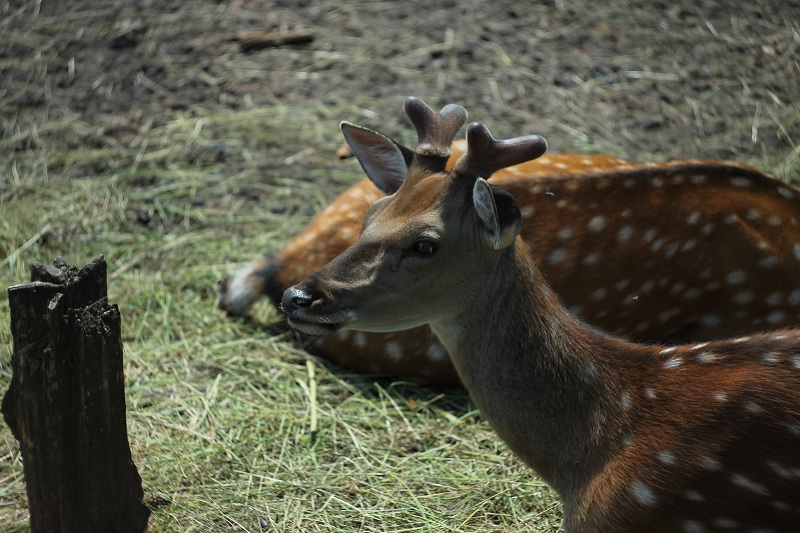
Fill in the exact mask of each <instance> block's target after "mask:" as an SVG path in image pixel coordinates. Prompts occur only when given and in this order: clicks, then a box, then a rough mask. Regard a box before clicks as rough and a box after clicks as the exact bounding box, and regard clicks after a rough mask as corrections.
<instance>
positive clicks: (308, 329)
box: [287, 316, 344, 337]
mask: <svg viewBox="0 0 800 533" xmlns="http://www.w3.org/2000/svg"><path fill="white" fill-rule="evenodd" d="M287 322H289V325H290V326H291V327H292V329H295V330H297V331H299V332H300V333H304V334H306V335H313V336H315V337H316V336H319V335H326V334H328V333H333V332H334V331H337V330H338V329H340V328H341V327H342V326H344V322H335V321H333V319H326V318H324V317H319V318H316V317H314V318H312V317H308V316H303V317H302V318H299V317H296V316H290V317H288V318H287Z"/></svg>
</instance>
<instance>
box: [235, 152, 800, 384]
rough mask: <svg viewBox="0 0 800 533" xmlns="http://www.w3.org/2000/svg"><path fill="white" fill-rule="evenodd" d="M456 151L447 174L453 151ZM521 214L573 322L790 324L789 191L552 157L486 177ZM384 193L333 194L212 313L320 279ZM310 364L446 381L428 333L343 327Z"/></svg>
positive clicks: (798, 272) (683, 326) (642, 338)
mask: <svg viewBox="0 0 800 533" xmlns="http://www.w3.org/2000/svg"><path fill="white" fill-rule="evenodd" d="M464 149H465V144H464V142H463V140H459V141H455V142H454V143H453V145H452V152H453V153H452V154H451V156H450V158H449V160H448V162H447V164H446V166H445V170H447V171H449V170H451V169H452V166H453V164H454V163H455V160H456V159H457V157H456V156H460V155H462V154H463V152H464ZM490 183H492V184H494V185H499V186H501V187H503V188H504V189H506V190H507V191H509V192H510V193H511V194H512V195H513V197H514V199H515V200H516V202H517V204H518V205H519V206H520V209H521V213H522V218H523V227H522V238H523V240H524V242H525V243H526V244H527V245H528V246H529V248H531V251H532V253H533V255H534V257H535V258H536V259H537V261H538V262H539V265H540V268H541V270H542V271H543V273H544V274H545V276H546V278H547V280H548V282H549V283H550V284H551V286H552V288H553V289H554V290H555V291H556V293H557V294H558V295H559V297H560V298H561V300H562V302H563V303H564V304H565V305H566V306H567V308H568V309H570V311H572V312H573V313H574V314H577V315H578V316H580V317H581V318H582V319H584V320H586V321H587V322H589V323H590V324H592V325H593V326H597V327H599V328H601V329H603V330H606V331H609V332H612V333H614V334H616V335H621V336H623V337H625V338H627V339H630V340H635V341H639V342H667V343H670V344H676V343H686V342H701V341H708V340H714V339H721V338H725V337H729V336H734V335H743V334H749V333H753V332H758V331H763V330H768V329H779V328H782V327H791V326H794V325H796V324H798V323H800V268H799V267H800V261H798V260H799V259H800V201H798V199H799V198H800V192H798V191H797V190H796V189H794V188H792V187H790V186H788V185H786V184H784V183H781V182H780V181H778V180H776V179H774V178H772V177H770V176H766V175H764V174H762V173H760V172H758V171H757V170H755V169H752V168H748V167H743V166H739V165H734V164H730V163H720V162H712V161H676V162H670V163H661V164H646V163H631V162H626V161H622V160H620V159H616V158H613V157H609V156H602V155H591V156H587V155H578V154H556V155H546V156H544V157H542V158H540V159H536V160H533V161H527V162H523V163H520V164H518V165H514V166H512V167H509V168H506V169H501V170H499V171H497V172H495V173H494V174H493V175H492V177H491V180H490ZM383 196H385V193H384V192H382V191H380V190H379V189H378V188H377V187H375V185H373V184H372V182H371V181H369V180H364V181H363V182H360V183H358V184H356V185H354V186H353V187H351V188H350V189H349V190H347V191H346V192H344V193H343V194H342V195H341V196H340V197H339V198H337V199H336V200H335V201H334V202H333V203H332V204H331V205H330V206H328V207H327V208H326V209H325V210H324V211H323V212H322V213H320V214H319V216H318V217H317V218H316V219H315V220H314V221H313V222H312V223H311V224H310V226H309V227H308V228H307V229H306V230H305V231H304V232H303V233H302V234H300V235H298V236H297V237H296V238H295V239H293V240H292V241H290V242H289V243H288V244H287V245H286V246H285V247H284V248H283V249H282V250H281V251H280V252H279V253H277V254H276V255H275V256H274V257H271V258H269V259H267V258H264V259H259V260H256V261H254V262H252V263H251V264H249V265H247V266H245V267H244V268H242V269H241V270H240V271H239V272H238V273H237V275H236V276H235V277H234V279H233V280H232V281H231V282H230V283H229V284H225V285H223V290H222V291H221V294H220V300H219V304H220V307H222V308H223V309H225V310H226V311H227V312H228V313H229V314H232V315H245V314H247V313H248V312H249V310H250V307H251V306H252V305H253V303H254V302H255V301H256V300H257V299H258V298H259V297H261V296H263V295H267V296H269V297H270V299H271V300H272V301H273V302H274V303H275V304H276V305H278V303H279V302H280V298H281V296H282V294H283V291H284V290H285V289H287V288H288V287H290V286H292V285H294V284H295V283H299V282H300V281H302V280H303V279H304V278H306V277H307V276H309V275H311V274H313V273H314V272H316V271H317V270H319V269H320V268H322V267H323V266H324V265H325V264H326V263H327V262H329V261H330V260H332V259H333V258H335V257H336V256H337V255H339V254H340V253H342V252H343V251H344V250H345V249H347V248H348V247H349V246H350V245H351V244H353V242H355V240H356V237H357V236H358V234H359V231H360V229H361V225H362V223H363V215H364V213H365V211H366V209H367V207H368V206H369V205H370V204H372V203H373V202H375V201H377V200H379V199H380V198H382V197H383ZM311 348H312V350H313V351H315V352H316V353H318V354H320V355H322V356H324V357H327V358H329V359H331V360H333V361H334V362H336V363H338V364H340V365H343V366H346V367H348V368H353V369H356V370H359V371H362V372H372V373H383V374H390V375H392V376H397V377H402V378H406V379H409V378H410V379H415V380H417V381H422V382H426V383H429V384H453V383H456V382H457V376H456V373H455V369H454V368H453V366H452V364H451V363H450V361H449V358H448V357H447V355H446V352H445V350H444V349H443V348H442V347H441V345H440V344H439V343H438V342H436V340H435V338H434V337H433V335H431V332H430V329H429V328H428V327H427V326H424V327H420V328H415V329H412V330H406V331H399V332H392V333H370V332H357V333H356V332H352V331H349V330H340V331H338V332H336V333H333V334H331V335H324V336H321V337H319V338H317V339H316V340H315V341H314V342H313V343H312V345H311Z"/></svg>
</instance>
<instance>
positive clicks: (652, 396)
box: [644, 388, 656, 400]
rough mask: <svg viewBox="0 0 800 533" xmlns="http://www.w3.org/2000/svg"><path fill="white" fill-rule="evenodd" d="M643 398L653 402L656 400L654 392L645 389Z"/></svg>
mask: <svg viewBox="0 0 800 533" xmlns="http://www.w3.org/2000/svg"><path fill="white" fill-rule="evenodd" d="M644 396H645V398H647V399H648V400H655V399H656V391H654V390H653V389H651V388H647V389H645V390H644Z"/></svg>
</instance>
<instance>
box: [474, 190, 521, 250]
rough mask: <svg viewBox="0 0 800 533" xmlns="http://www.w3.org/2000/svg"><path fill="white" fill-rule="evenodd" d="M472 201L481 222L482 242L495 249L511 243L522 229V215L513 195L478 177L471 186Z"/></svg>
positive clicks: (500, 248)
mask: <svg viewBox="0 0 800 533" xmlns="http://www.w3.org/2000/svg"><path fill="white" fill-rule="evenodd" d="M472 201H473V203H474V204H475V211H477V213H478V218H480V219H481V222H482V230H483V240H484V242H486V243H487V244H488V245H489V246H491V247H492V248H494V249H495V250H502V249H503V248H505V247H507V246H508V245H510V244H511V243H513V242H514V239H516V238H517V235H519V232H520V230H521V229H522V215H521V214H520V212H519V207H518V206H517V202H515V201H514V197H513V196H511V194H510V193H509V192H508V191H505V190H503V189H501V188H499V187H494V186H493V185H489V183H488V182H487V181H486V180H485V179H483V178H478V179H477V180H476V181H475V185H474V187H473V188H472Z"/></svg>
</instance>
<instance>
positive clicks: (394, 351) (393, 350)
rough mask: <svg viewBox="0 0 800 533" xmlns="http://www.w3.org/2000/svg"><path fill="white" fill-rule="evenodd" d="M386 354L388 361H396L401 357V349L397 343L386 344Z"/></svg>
mask: <svg viewBox="0 0 800 533" xmlns="http://www.w3.org/2000/svg"><path fill="white" fill-rule="evenodd" d="M386 353H387V354H388V355H389V358H390V359H392V360H393V361H398V360H400V358H402V357H403V347H402V346H400V344H398V343H397V342H387V343H386Z"/></svg>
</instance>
